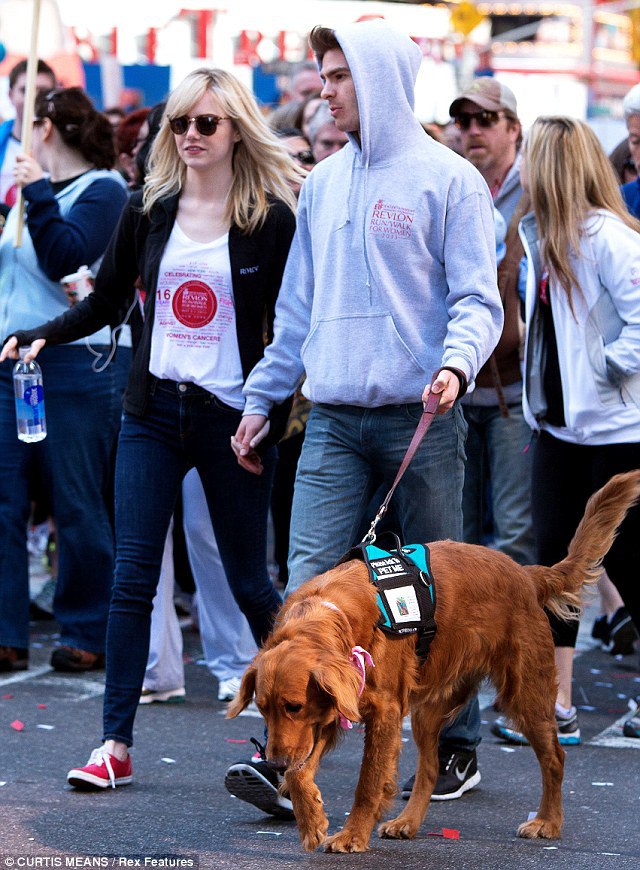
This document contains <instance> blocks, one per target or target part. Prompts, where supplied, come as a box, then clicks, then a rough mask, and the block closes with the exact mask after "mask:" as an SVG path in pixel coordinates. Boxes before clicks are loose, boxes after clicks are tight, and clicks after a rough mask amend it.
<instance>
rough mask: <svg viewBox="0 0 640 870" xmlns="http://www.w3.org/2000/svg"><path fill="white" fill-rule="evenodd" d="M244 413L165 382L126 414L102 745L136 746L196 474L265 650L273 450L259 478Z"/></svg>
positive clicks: (271, 609)
mask: <svg viewBox="0 0 640 870" xmlns="http://www.w3.org/2000/svg"><path fill="white" fill-rule="evenodd" d="M240 416H241V414H240V411H236V410H235V409H234V408H230V407H229V406H228V405H225V404H223V403H222V402H220V401H219V400H218V399H216V398H215V396H212V395H211V394H210V393H206V392H205V391H204V390H202V389H200V388H199V387H196V386H194V385H193V384H177V383H175V382H174V381H157V382H156V383H155V387H154V393H153V395H152V396H151V397H150V399H149V406H148V408H147V411H146V413H145V416H144V417H136V416H133V415H131V414H125V415H124V417H123V421H122V430H121V433H120V440H119V443H118V456H117V462H116V572H115V580H114V586H113V596H112V600H111V609H110V611H109V624H108V629H107V675H106V688H105V696H104V739H105V740H107V739H109V738H111V739H113V740H119V741H122V742H123V743H126V744H127V745H131V743H132V732H133V720H134V717H135V714H136V709H137V706H138V700H139V698H140V690H141V688H142V682H143V679H144V672H145V667H146V664H147V657H148V655H149V630H150V624H151V609H152V602H153V597H154V595H155V592H156V587H157V585H158V579H159V576H160V566H161V562H162V553H163V550H164V543H165V538H166V535H167V529H168V528H169V521H170V519H171V514H172V513H173V508H174V504H175V501H176V497H177V494H178V491H179V489H180V486H181V484H182V479H183V477H184V476H185V474H186V473H187V471H188V470H189V469H190V468H192V467H195V468H196V469H197V470H198V474H199V476H200V480H201V481H202V486H203V488H204V491H205V495H206V499H207V505H208V508H209V513H210V515H211V522H212V525H213V529H214V532H215V535H216V540H217V541H218V547H219V550H220V556H221V559H222V563H223V565H224V569H225V573H226V575H227V580H228V581H229V586H230V587H231V591H232V592H233V595H234V597H235V599H236V601H237V602H238V605H239V607H240V609H241V610H242V612H243V613H244V614H245V616H246V617H247V620H248V622H249V625H250V627H251V631H252V633H253V636H254V638H255V640H256V643H258V644H260V643H261V642H262V641H263V640H264V638H265V637H266V636H267V634H268V633H269V631H270V629H271V627H272V621H273V617H274V615H275V613H276V612H277V610H278V609H279V607H280V605H281V603H282V601H281V599H280V596H279V595H278V593H277V592H276V590H275V588H274V586H273V584H272V583H271V580H270V579H269V573H268V571H267V556H266V553H267V515H268V510H269V498H270V492H271V481H272V479H273V471H274V467H275V448H271V449H269V450H268V451H267V452H266V454H265V455H264V456H263V457H262V462H263V465H264V472H263V473H262V475H261V476H258V475H255V474H251V473H250V472H248V471H245V470H244V469H243V468H240V466H239V465H238V462H237V460H236V457H235V456H234V454H233V451H232V450H231V446H230V442H231V436H232V435H233V434H235V432H236V430H237V428H238V425H239V423H240Z"/></svg>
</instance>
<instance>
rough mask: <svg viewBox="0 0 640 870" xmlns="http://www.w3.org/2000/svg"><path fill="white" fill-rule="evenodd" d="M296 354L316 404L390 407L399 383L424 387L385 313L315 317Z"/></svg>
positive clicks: (417, 366)
mask: <svg viewBox="0 0 640 870" xmlns="http://www.w3.org/2000/svg"><path fill="white" fill-rule="evenodd" d="M301 356H302V362H303V365H304V368H305V371H306V372H307V376H308V378H309V383H310V385H311V389H312V392H313V397H314V400H315V401H317V402H322V401H326V402H345V403H350V402H357V403H358V404H363V403H364V402H372V403H375V404H377V405H378V404H390V403H393V401H394V397H395V396H396V394H397V392H398V389H399V388H400V385H401V384H402V383H403V381H405V380H414V379H415V378H416V376H417V375H420V376H421V379H422V380H423V381H424V383H426V379H425V378H426V373H425V370H424V367H423V366H421V365H420V363H419V362H418V360H417V359H416V357H415V356H414V354H413V353H412V351H411V350H410V349H409V347H408V345H407V344H406V342H405V341H404V340H403V338H402V337H401V335H400V333H399V332H398V330H397V329H396V325H395V323H394V321H393V317H392V316H391V315H390V314H371V315H344V316H342V317H332V318H326V319H319V320H318V321H316V323H315V324H314V326H313V329H312V330H311V332H310V334H309V336H308V338H307V340H306V341H305V343H304V345H303V346H302V352H301Z"/></svg>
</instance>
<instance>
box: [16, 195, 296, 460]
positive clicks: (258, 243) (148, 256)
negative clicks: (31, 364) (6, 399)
mask: <svg viewBox="0 0 640 870" xmlns="http://www.w3.org/2000/svg"><path fill="white" fill-rule="evenodd" d="M178 198H179V197H178V194H176V195H174V196H171V197H167V198H166V199H164V200H161V201H160V202H159V203H157V204H156V205H155V206H154V207H153V209H152V211H151V214H150V215H145V214H144V213H143V212H142V192H141V191H139V192H137V193H134V194H133V196H132V197H131V199H130V200H129V202H128V203H127V204H126V205H125V207H124V210H123V212H122V215H121V217H120V221H119V223H118V226H117V228H116V231H115V233H114V235H113V238H112V239H111V241H110V243H109V246H108V248H107V250H106V252H105V255H104V259H103V261H102V265H101V266H100V271H99V272H98V275H97V277H96V284H95V289H94V292H93V293H91V294H90V295H89V296H88V297H87V298H86V299H85V300H84V301H83V302H80V303H79V304H78V305H75V306H74V307H73V308H70V309H69V310H68V311H66V312H65V313H64V314H62V315H61V316H60V317H56V318H55V319H54V320H50V321H49V322H48V323H45V324H44V325H42V326H37V327H35V328H34V329H29V330H24V331H21V332H17V333H15V335H16V337H17V339H18V345H19V346H24V345H28V344H31V342H32V341H34V340H35V339H36V338H46V340H47V343H48V344H64V343H65V342H69V341H74V340H76V339H78V338H82V337H84V336H86V335H91V333H93V332H95V331H96V330H98V329H100V328H102V327H103V326H105V325H106V324H111V325H113V324H115V323H117V322H118V312H120V311H121V309H122V307H123V304H124V303H125V302H126V300H127V297H128V296H129V295H130V292H131V291H130V288H131V287H132V286H133V285H134V283H135V281H136V279H137V278H138V276H140V279H141V282H142V286H143V287H145V288H146V290H147V294H146V299H145V304H144V325H143V327H142V333H141V336H140V341H139V343H138V345H137V347H136V348H135V350H134V356H133V362H132V365H131V371H130V374H129V382H128V384H127V389H126V392H125V395H124V407H125V410H126V411H127V412H128V413H131V414H134V415H136V416H144V413H145V410H146V407H147V401H148V398H149V392H150V388H151V384H152V377H153V376H152V375H151V373H150V372H149V357H150V352H151V329H152V325H153V317H154V308H155V298H156V293H155V291H156V287H157V283H158V273H159V271H160V261H161V259H162V255H163V253H164V249H165V247H166V245H167V242H168V240H169V236H170V235H171V230H172V229H173V224H174V222H175V219H176V213H177V210H178ZM294 231H295V217H294V215H293V213H292V211H291V209H290V208H289V207H288V206H287V205H286V204H285V203H283V202H281V201H274V202H273V203H272V205H271V208H270V209H269V214H268V215H267V218H266V220H265V222H264V223H263V225H262V226H261V227H260V229H258V230H256V231H255V232H253V233H252V234H251V235H246V234H243V233H241V232H240V230H239V229H238V228H237V227H236V226H232V227H231V229H230V230H229V258H230V261H231V283H232V287H233V296H234V301H235V308H236V332H237V336H238V346H239V350H240V361H241V364H242V372H243V375H244V378H245V380H246V378H247V377H248V375H249V372H250V371H251V369H252V368H253V367H254V366H255V364H256V363H257V362H258V360H260V359H261V358H262V356H263V353H264V330H265V327H266V332H267V337H268V340H269V341H270V340H271V338H272V335H273V319H274V312H275V304H276V299H277V296H278V291H279V290H280V282H281V280H282V273H283V271H284V267H285V263H286V261H287V255H288V253H289V246H290V245H291V240H292V238H293V234H294ZM289 408H290V402H284V403H283V404H282V405H277V406H275V407H274V410H273V411H272V414H271V430H272V431H271V432H270V435H269V439H268V443H270V444H272V443H274V442H275V441H277V440H278V439H279V438H280V436H281V435H282V432H283V429H284V425H285V423H286V418H287V416H288V413H289Z"/></svg>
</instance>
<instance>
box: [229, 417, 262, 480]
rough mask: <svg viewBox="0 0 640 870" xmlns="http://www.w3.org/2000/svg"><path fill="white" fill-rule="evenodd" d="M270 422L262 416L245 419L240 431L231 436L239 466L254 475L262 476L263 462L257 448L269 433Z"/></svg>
mask: <svg viewBox="0 0 640 870" xmlns="http://www.w3.org/2000/svg"><path fill="white" fill-rule="evenodd" d="M269 428H270V423H269V420H268V419H267V418H266V417H264V416H263V415H262V414H249V415H248V416H246V417H243V418H242V420H241V422H240V425H239V426H238V431H237V432H236V434H235V435H232V436H231V449H232V450H233V452H234V453H235V454H236V456H237V458H238V465H240V466H242V468H244V469H246V471H250V472H251V473H252V474H262V471H263V469H262V462H261V460H260V457H259V456H258V454H257V452H256V450H255V448H256V447H257V446H258V444H259V443H260V442H261V441H262V440H263V438H266V436H267V435H268V433H269Z"/></svg>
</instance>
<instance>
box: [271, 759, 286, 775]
mask: <svg viewBox="0 0 640 870" xmlns="http://www.w3.org/2000/svg"><path fill="white" fill-rule="evenodd" d="M267 764H268V765H269V767H270V768H271V770H275V771H276V773H284V772H285V770H286V769H287V767H288V765H287V760H286V759H285V758H268V759H267Z"/></svg>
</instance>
